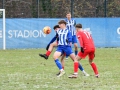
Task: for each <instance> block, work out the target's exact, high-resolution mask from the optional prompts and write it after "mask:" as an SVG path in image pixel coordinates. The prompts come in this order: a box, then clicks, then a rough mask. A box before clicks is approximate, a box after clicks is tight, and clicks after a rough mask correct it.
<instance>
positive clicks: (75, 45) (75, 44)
mask: <svg viewBox="0 0 120 90" xmlns="http://www.w3.org/2000/svg"><path fill="white" fill-rule="evenodd" d="M74 48H75V55H77V54H78V45H77V43H74Z"/></svg>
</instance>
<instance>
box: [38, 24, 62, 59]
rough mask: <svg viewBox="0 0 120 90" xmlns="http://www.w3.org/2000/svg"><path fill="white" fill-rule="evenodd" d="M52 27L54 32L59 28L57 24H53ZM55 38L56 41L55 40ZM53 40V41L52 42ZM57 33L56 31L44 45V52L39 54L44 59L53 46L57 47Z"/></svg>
mask: <svg viewBox="0 0 120 90" xmlns="http://www.w3.org/2000/svg"><path fill="white" fill-rule="evenodd" d="M53 29H54V30H55V32H57V30H59V29H60V27H59V25H55V26H54V27H53ZM56 39H57V41H55V40H56ZM54 41H55V42H54ZM57 42H58V35H57V33H56V35H55V36H54V37H53V38H52V40H51V41H50V42H49V44H48V45H47V47H46V50H47V51H46V54H39V56H41V57H43V58H45V59H48V57H49V56H50V54H51V52H52V50H53V48H54V47H57V46H58V43H57Z"/></svg>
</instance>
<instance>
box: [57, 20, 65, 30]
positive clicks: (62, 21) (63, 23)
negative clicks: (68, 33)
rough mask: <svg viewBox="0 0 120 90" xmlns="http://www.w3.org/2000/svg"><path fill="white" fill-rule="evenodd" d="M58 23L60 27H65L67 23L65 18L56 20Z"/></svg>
mask: <svg viewBox="0 0 120 90" xmlns="http://www.w3.org/2000/svg"><path fill="white" fill-rule="evenodd" d="M58 24H59V27H60V28H61V29H65V28H66V24H67V23H66V21H65V20H60V21H59V22H58Z"/></svg>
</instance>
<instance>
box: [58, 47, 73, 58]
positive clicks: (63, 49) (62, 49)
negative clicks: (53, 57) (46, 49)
mask: <svg viewBox="0 0 120 90" xmlns="http://www.w3.org/2000/svg"><path fill="white" fill-rule="evenodd" d="M56 51H58V52H61V54H64V53H66V56H69V55H70V54H72V53H73V51H72V48H71V46H62V45H59V46H58V47H57V50H56Z"/></svg>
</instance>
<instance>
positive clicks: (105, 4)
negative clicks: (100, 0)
mask: <svg viewBox="0 0 120 90" xmlns="http://www.w3.org/2000/svg"><path fill="white" fill-rule="evenodd" d="M104 10H105V13H104V17H107V0H105V1H104Z"/></svg>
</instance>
